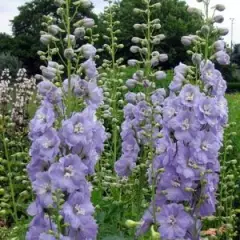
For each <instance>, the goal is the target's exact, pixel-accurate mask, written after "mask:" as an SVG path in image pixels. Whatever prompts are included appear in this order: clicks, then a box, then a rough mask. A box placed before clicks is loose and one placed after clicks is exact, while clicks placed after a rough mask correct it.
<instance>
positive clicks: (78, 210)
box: [75, 204, 86, 215]
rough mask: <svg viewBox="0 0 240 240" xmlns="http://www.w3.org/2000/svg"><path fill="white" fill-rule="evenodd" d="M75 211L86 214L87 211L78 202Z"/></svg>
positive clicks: (78, 213)
mask: <svg viewBox="0 0 240 240" xmlns="http://www.w3.org/2000/svg"><path fill="white" fill-rule="evenodd" d="M75 211H76V214H77V215H85V214H86V211H85V210H84V209H82V208H81V207H80V206H79V205H78V204H77V205H76V206H75Z"/></svg>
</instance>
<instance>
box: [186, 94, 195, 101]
mask: <svg viewBox="0 0 240 240" xmlns="http://www.w3.org/2000/svg"><path fill="white" fill-rule="evenodd" d="M193 99H194V93H193V92H188V93H186V97H185V100H186V101H188V102H191V101H193Z"/></svg>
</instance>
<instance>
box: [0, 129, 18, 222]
mask: <svg viewBox="0 0 240 240" xmlns="http://www.w3.org/2000/svg"><path fill="white" fill-rule="evenodd" d="M2 141H3V147H4V153H5V157H6V160H7V167H8V174H7V176H8V181H9V187H10V191H11V198H12V204H13V218H14V221H15V223H17V222H18V216H17V206H16V201H15V192H14V186H13V181H12V170H11V162H10V158H9V154H8V148H7V143H6V140H5V135H4V133H3V136H2Z"/></svg>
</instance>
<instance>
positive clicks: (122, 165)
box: [114, 155, 137, 177]
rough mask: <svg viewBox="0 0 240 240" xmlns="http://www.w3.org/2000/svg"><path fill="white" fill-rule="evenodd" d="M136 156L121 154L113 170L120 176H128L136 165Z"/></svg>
mask: <svg viewBox="0 0 240 240" xmlns="http://www.w3.org/2000/svg"><path fill="white" fill-rule="evenodd" d="M136 160H137V159H136V158H134V157H132V156H125V155H122V156H121V157H120V159H119V160H118V161H117V162H116V163H115V167H114V169H115V171H116V173H117V174H118V176H120V177H128V176H129V175H130V174H131V173H132V170H133V169H134V168H135V167H136Z"/></svg>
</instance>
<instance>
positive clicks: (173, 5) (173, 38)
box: [100, 0, 202, 68]
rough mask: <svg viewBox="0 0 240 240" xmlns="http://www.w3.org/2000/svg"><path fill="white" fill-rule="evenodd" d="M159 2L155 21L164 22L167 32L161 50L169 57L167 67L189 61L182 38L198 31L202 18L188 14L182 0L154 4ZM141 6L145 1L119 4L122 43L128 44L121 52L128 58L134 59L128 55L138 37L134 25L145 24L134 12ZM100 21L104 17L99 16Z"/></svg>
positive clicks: (154, 1) (118, 17)
mask: <svg viewBox="0 0 240 240" xmlns="http://www.w3.org/2000/svg"><path fill="white" fill-rule="evenodd" d="M157 2H160V3H161V5H162V6H161V8H160V9H159V10H158V9H156V10H155V11H153V18H159V19H160V20H161V25H162V28H161V33H164V34H165V35H166V37H167V39H166V40H165V41H164V42H165V43H163V44H161V45H160V48H159V49H158V50H159V51H160V52H165V53H168V54H169V61H168V63H166V66H165V67H167V68H169V67H173V66H175V65H176V64H178V63H179V62H181V61H185V60H186V58H188V56H187V54H186V49H185V48H184V47H183V45H182V44H181V37H182V36H184V35H188V34H192V33H194V32H196V31H197V30H199V28H200V26H201V23H202V18H201V17H199V16H197V15H192V14H189V13H188V12H187V7H188V6H187V4H186V3H185V2H183V1H180V0H152V3H157ZM141 5H142V2H141V1H140V0H131V1H129V0H122V1H120V3H119V9H118V11H117V14H116V20H118V21H120V22H121V24H120V30H121V34H120V36H119V40H120V42H122V43H123V44H124V45H125V47H124V49H123V50H122V52H121V54H122V55H124V56H125V58H131V57H132V55H131V53H129V48H130V46H131V45H132V43H131V38H132V37H133V36H135V35H136V32H135V31H134V29H133V25H134V24H135V23H141V22H143V19H142V18H141V16H139V15H136V14H133V9H134V8H139V7H140V6H141ZM101 19H103V17H101V16H100V20H101ZM102 25H103V24H102ZM101 30H103V28H101Z"/></svg>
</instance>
